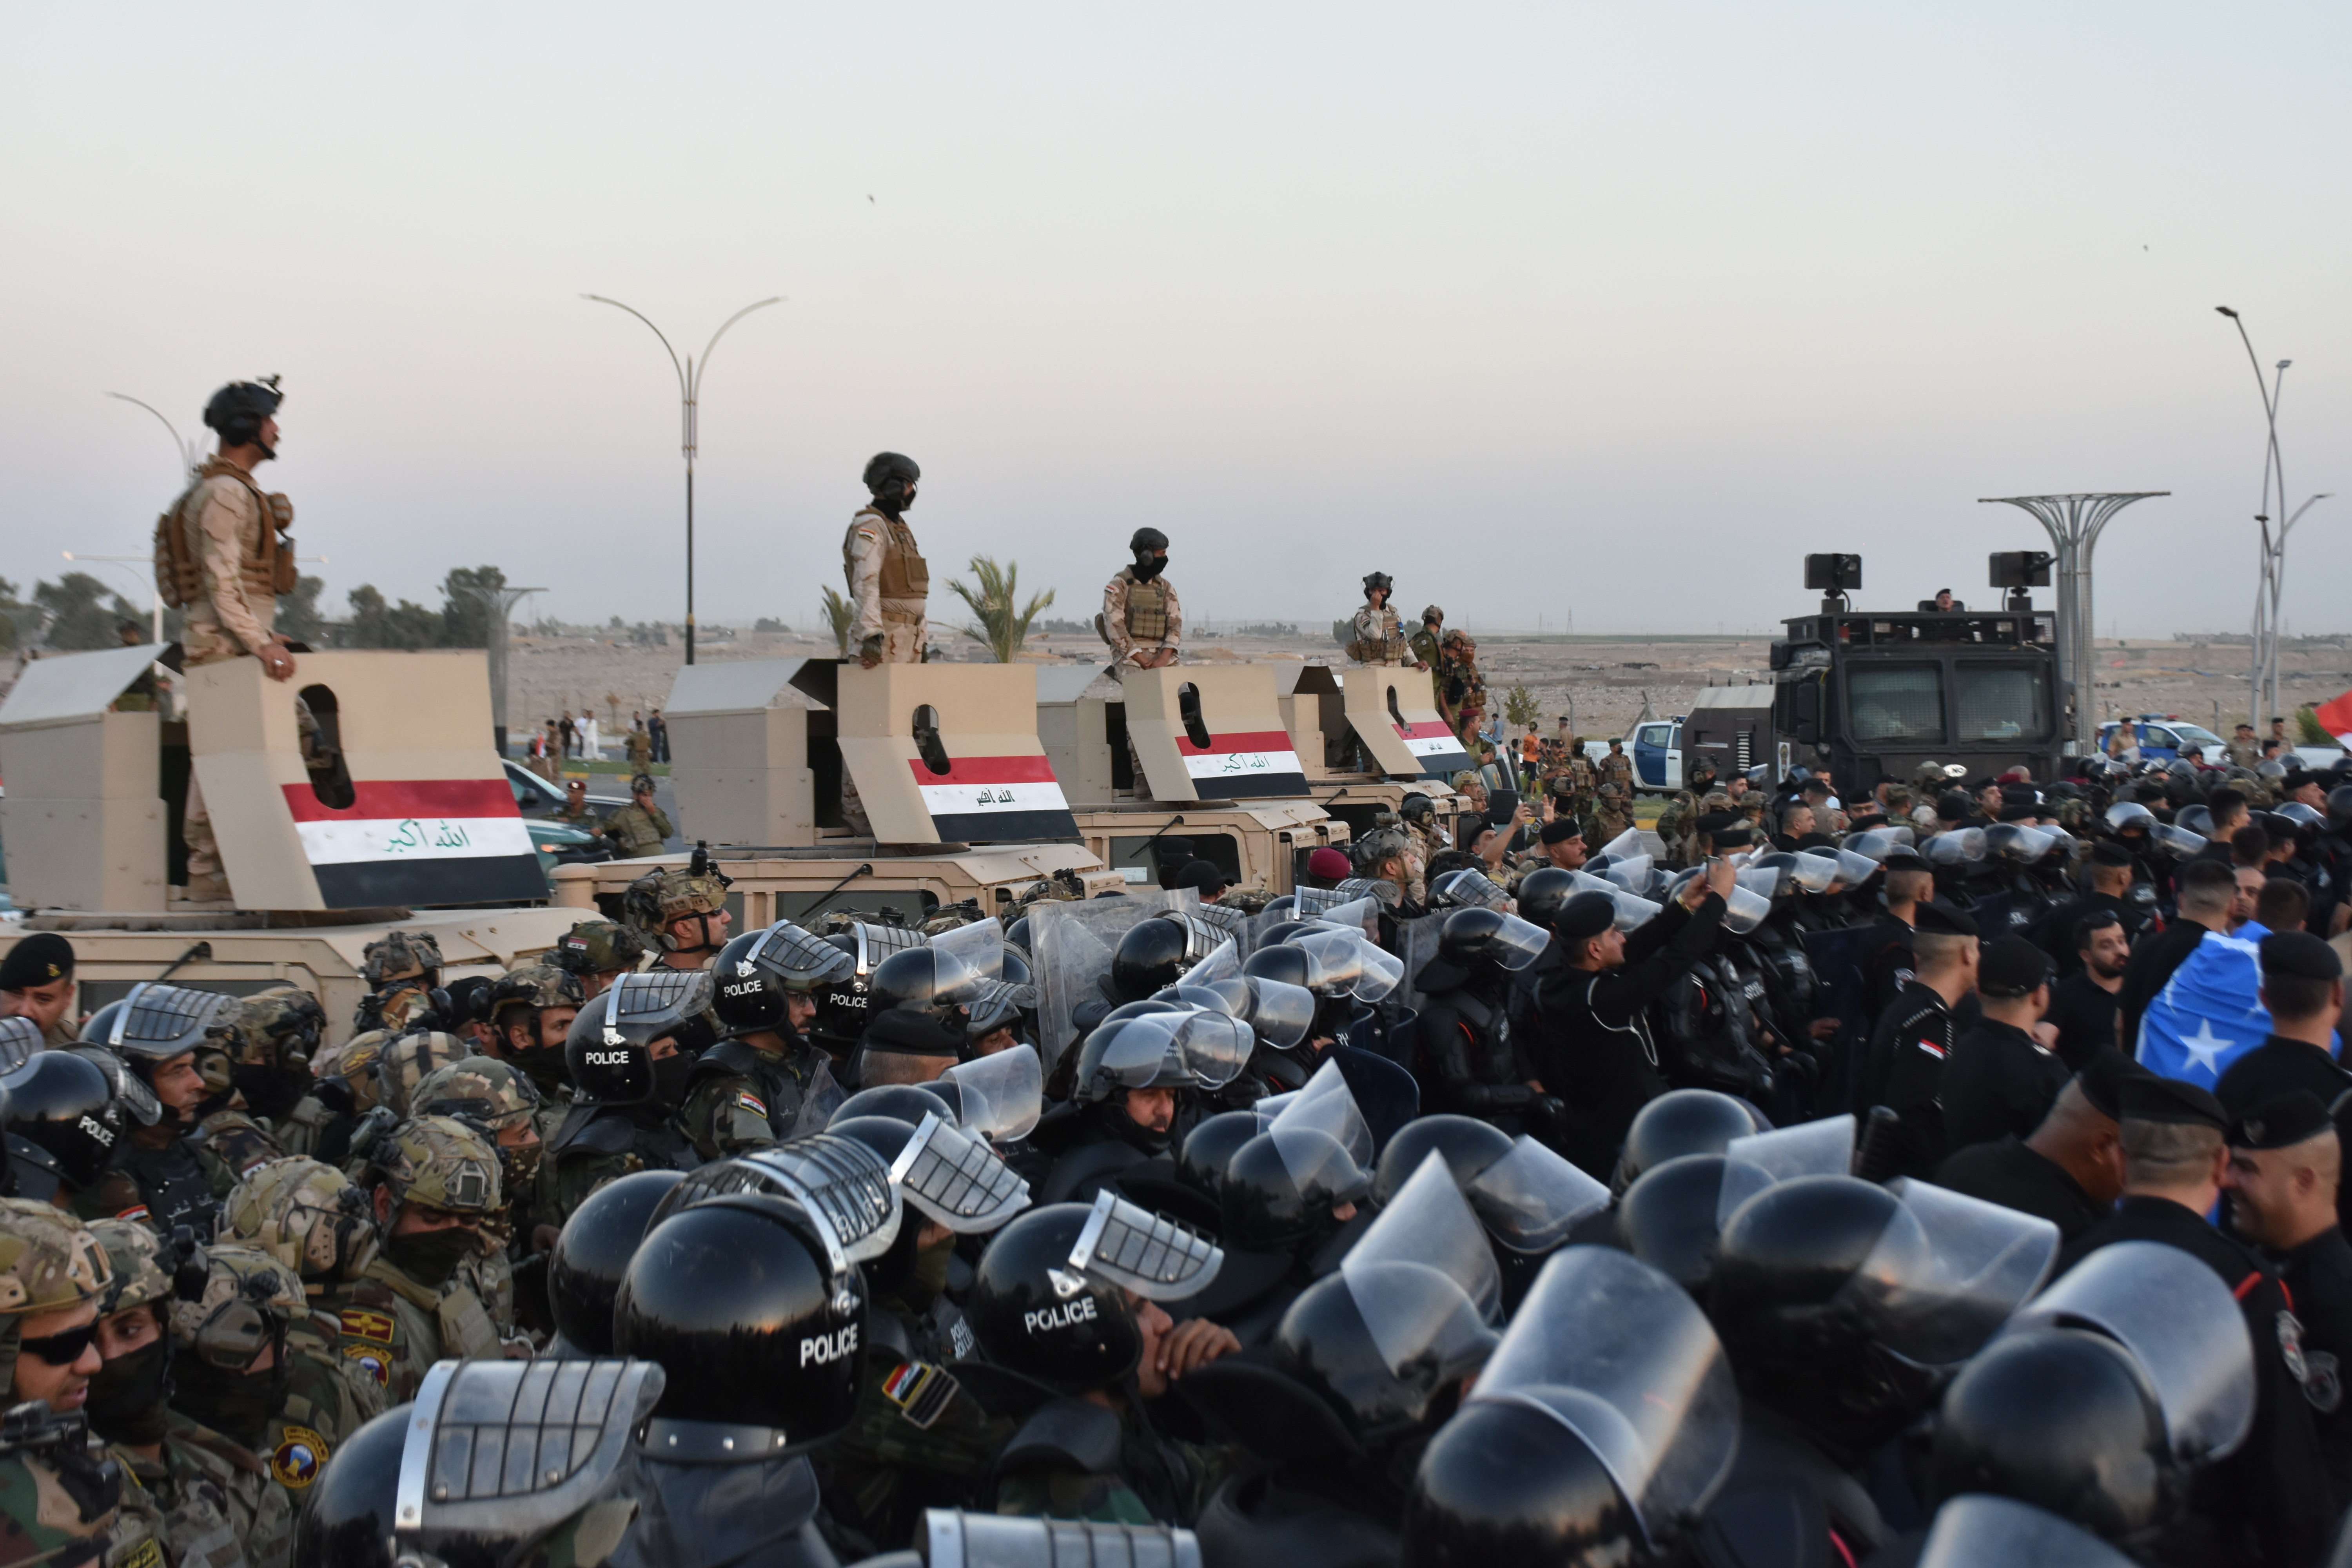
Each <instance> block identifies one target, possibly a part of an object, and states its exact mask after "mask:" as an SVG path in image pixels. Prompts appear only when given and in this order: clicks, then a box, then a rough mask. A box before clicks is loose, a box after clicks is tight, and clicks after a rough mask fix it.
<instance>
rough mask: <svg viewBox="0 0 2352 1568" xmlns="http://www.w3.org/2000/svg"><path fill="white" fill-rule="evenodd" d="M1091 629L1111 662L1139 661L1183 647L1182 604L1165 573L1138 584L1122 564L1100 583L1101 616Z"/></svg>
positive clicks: (1127, 662) (1133, 571)
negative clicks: (1105, 645) (1106, 648)
mask: <svg viewBox="0 0 2352 1568" xmlns="http://www.w3.org/2000/svg"><path fill="white" fill-rule="evenodd" d="M1095 629H1096V630H1097V631H1098V632H1100V633H1101V634H1102V639H1103V641H1104V642H1106V643H1108V644H1109V645H1110V655H1111V662H1112V663H1113V664H1139V663H1141V662H1142V660H1143V658H1145V657H1146V656H1148V655H1150V654H1153V653H1156V652H1158V651H1159V650H1160V649H1161V648H1167V649H1169V650H1171V651H1173V650H1175V649H1176V648H1179V647H1182V646H1183V642H1184V607H1183V605H1181V604H1179V603H1178V602H1177V599H1176V584H1173V583H1171V582H1170V581H1169V580H1168V578H1167V575H1166V574H1164V573H1163V574H1160V575H1159V576H1156V577H1154V578H1152V579H1151V581H1150V582H1149V583H1139V582H1138V581H1136V577H1135V568H1134V567H1132V566H1122V567H1120V568H1119V569H1118V576H1116V577H1113V578H1112V579H1111V580H1110V581H1109V582H1108V583H1107V584H1104V585H1103V607H1102V615H1101V616H1099V617H1098V618H1097V620H1096V622H1095Z"/></svg>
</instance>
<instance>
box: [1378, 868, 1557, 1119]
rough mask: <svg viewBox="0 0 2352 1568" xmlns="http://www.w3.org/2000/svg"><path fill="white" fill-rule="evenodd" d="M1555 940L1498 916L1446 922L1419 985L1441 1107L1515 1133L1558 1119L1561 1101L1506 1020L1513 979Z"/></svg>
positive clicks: (1460, 915)
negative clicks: (1542, 1079) (1544, 1082)
mask: <svg viewBox="0 0 2352 1568" xmlns="http://www.w3.org/2000/svg"><path fill="white" fill-rule="evenodd" d="M1549 941H1550V938H1549V935H1548V934H1547V933H1546V932H1545V931H1543V929H1542V928H1541V927H1539V926H1536V925H1533V924H1530V923H1529V922H1528V921H1523V920H1520V919H1518V918H1517V916H1515V915H1507V914H1504V913H1503V912H1502V911H1501V910H1484V909H1471V910H1454V912H1453V913H1452V914H1449V915H1447V916H1446V917H1445V924H1444V927H1443V929H1442V930H1441V931H1440V933H1439V936H1438V941H1437V955H1436V956H1435V957H1434V958H1433V959H1431V960H1430V961H1429V962H1428V963H1424V964H1423V965H1422V968H1421V973H1420V975H1419V976H1418V977H1417V978H1416V979H1415V981H1414V984H1416V985H1417V986H1418V987H1419V988H1420V990H1421V993H1422V997H1423V1000H1422V1005H1421V1018H1422V1022H1421V1029H1422V1031H1423V1033H1422V1035H1421V1039H1422V1041H1423V1049H1424V1050H1425V1051H1426V1052H1427V1053H1428V1055H1429V1057H1430V1058H1431V1059H1432V1061H1433V1063H1434V1065H1435V1068H1436V1073H1437V1079H1438V1082H1439V1085H1440V1087H1441V1089H1442V1091H1443V1097H1444V1106H1443V1107H1442V1109H1444V1110H1453V1111H1457V1112H1459V1113H1461V1114H1463V1115H1465V1116H1476V1117H1480V1118H1483V1119H1485V1120H1486V1121H1492V1122H1494V1123H1495V1124H1496V1126H1498V1127H1500V1128H1502V1129H1503V1130H1504V1131H1507V1132H1511V1133H1517V1132H1519V1131H1522V1129H1523V1128H1525V1127H1526V1126H1528V1124H1530V1123H1535V1124H1540V1125H1543V1126H1546V1127H1547V1128H1549V1126H1550V1125H1551V1124H1552V1123H1553V1122H1554V1121H1556V1120H1557V1117H1558V1114H1559V1112H1558V1101H1557V1097H1550V1096H1547V1095H1546V1093H1545V1090H1544V1087H1543V1085H1542V1084H1541V1083H1539V1082H1538V1081H1537V1079H1536V1075H1535V1073H1534V1071H1533V1070H1532V1068H1531V1066H1530V1064H1529V1062H1528V1058H1527V1053H1526V1049H1525V1047H1524V1046H1523V1045H1522V1044H1521V1042H1520V1041H1519V1040H1517V1039H1515V1038H1514V1037H1513V1035H1512V1032H1511V1024H1510V1018H1509V1016H1508V1013H1509V1008H1508V1003H1509V996H1510V992H1511V976H1512V975H1513V974H1514V973H1516V972H1517V971H1520V970H1524V969H1526V968H1528V966H1529V965H1531V964H1533V963H1535V962H1536V961H1537V960H1538V959H1539V958H1541V957H1542V956H1543V953H1544V950H1545V948H1546V946H1547V945H1548V944H1549ZM1547 1100H1549V1104H1548V1103H1546V1102H1547Z"/></svg>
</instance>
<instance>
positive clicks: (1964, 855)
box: [1920, 827, 1985, 869]
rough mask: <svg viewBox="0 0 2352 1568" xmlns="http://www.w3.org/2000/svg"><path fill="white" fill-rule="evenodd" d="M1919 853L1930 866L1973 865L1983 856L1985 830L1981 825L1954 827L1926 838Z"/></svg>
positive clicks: (1952, 866)
mask: <svg viewBox="0 0 2352 1568" xmlns="http://www.w3.org/2000/svg"><path fill="white" fill-rule="evenodd" d="M1920 854H1921V856H1922V857H1923V858H1925V859H1926V860H1927V864H1929V865H1930V866H1939V867H1943V868H1947V869H1949V868H1954V867H1958V866H1973V865H1975V864H1976V863H1977V862H1978V861H1979V860H1982V859H1983V858H1985V830H1984V829H1983V828H1981V827H1956V828H1953V829H1952V830H1951V831H1950V832H1948V833H1938V834H1937V835H1936V837H1933V838H1930V839H1929V840H1927V846H1926V847H1924V848H1923V849H1921V850H1920Z"/></svg>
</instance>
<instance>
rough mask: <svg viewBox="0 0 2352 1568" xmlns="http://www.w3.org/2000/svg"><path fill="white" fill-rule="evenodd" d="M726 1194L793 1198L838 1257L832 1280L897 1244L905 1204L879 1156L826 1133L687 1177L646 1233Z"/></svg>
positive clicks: (719, 1163)
mask: <svg viewBox="0 0 2352 1568" xmlns="http://www.w3.org/2000/svg"><path fill="white" fill-rule="evenodd" d="M728 1193H778V1194H782V1195H783V1196H786V1197H789V1198H792V1199H793V1200H794V1201H795V1202H797V1203H798V1204H799V1205H801V1207H802V1208H803V1209H804V1210H805V1211H807V1214H808V1216H809V1219H810V1220H811V1221H812V1222H813V1223H814V1225H815V1226H816V1228H817V1230H818V1231H819V1232H820V1234H821V1235H822V1236H823V1237H824V1242H825V1245H826V1247H827V1248H828V1249H829V1250H831V1251H832V1252H833V1253H834V1254H835V1256H836V1258H837V1259H838V1262H837V1264H836V1266H835V1270H834V1271H835V1273H836V1274H838V1273H841V1272H844V1271H845V1269H846V1268H847V1266H848V1265H849V1264H852V1263H867V1262H871V1261H872V1260H874V1259H875V1258H879V1257H881V1256H882V1255H883V1254H884V1253H886V1252H887V1251H889V1250H890V1244H891V1243H892V1242H894V1241H896V1240H897V1239H898V1226H899V1224H900V1223H901V1217H902V1215H903V1205H902V1203H901V1200H900V1196H899V1192H898V1186H897V1185H896V1184H894V1183H893V1182H892V1181H891V1179H890V1168H889V1167H888V1166H887V1165H886V1164H885V1163H883V1161H882V1156H881V1155H879V1154H877V1153H876V1152H874V1151H873V1150H871V1149H869V1148H867V1147H866V1145H865V1144H863V1143H861V1142H858V1141H857V1140H856V1139H855V1138H844V1137H839V1136H837V1135H835V1134H833V1133H829V1132H818V1133H814V1134H812V1135H811V1136H809V1137H806V1138H795V1139H793V1141H792V1142H789V1143H779V1144H776V1145H774V1146H772V1147H771V1148H766V1149H755V1150H752V1151H751V1152H749V1153H745V1154H740V1155H738V1156H736V1157H735V1158H734V1159H732V1160H720V1161H716V1162H714V1163H710V1164H708V1165H704V1166H702V1167H701V1168H700V1169H698V1170H697V1171H695V1172H693V1173H691V1174H690V1175H688V1177H687V1179H686V1180H685V1181H684V1182H681V1183H680V1184H678V1185H677V1187H676V1188H675V1189H673V1190H672V1191H671V1192H670V1193H669V1194H668V1195H667V1196H666V1197H664V1198H663V1199H662V1202H661V1205H660V1206H659V1207H657V1208H656V1210H655V1211H654V1216H653V1218H652V1219H651V1220H649V1221H647V1222H646V1230H647V1231H648V1232H650V1231H651V1230H652V1229H653V1227H654V1226H656V1225H658V1224H660V1223H661V1221H663V1220H664V1219H667V1218H668V1217H669V1215H673V1214H675V1213H677V1211H678V1210H679V1209H682V1208H687V1207H688V1206H690V1205H694V1204H697V1203H699V1202H701V1201H703V1200H704V1199H706V1198H713V1197H719V1196H721V1195H723V1194H728Z"/></svg>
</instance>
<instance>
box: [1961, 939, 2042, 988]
mask: <svg viewBox="0 0 2352 1568" xmlns="http://www.w3.org/2000/svg"><path fill="white" fill-rule="evenodd" d="M2049 983H2050V959H2049V957H2048V955H2047V954H2045V953H2044V952H2042V950H2041V949H2040V948H2038V947H2036V946H2034V945H2033V944H2032V942H2028V941H2026V940H2025V939H2024V938H2023V937H2021V936H2005V937H2002V938H2001V939H2000V941H1998V942H1987V943H1985V949H1984V954H1983V956H1982V957H1981V958H1979V960H1978V961H1977V991H1978V993H1979V994H1980V995H1985V996H1990V997H1991V998H1993V999H1994V1000H1995V1001H2013V1000H2015V999H2016V998H2018V997H2020V996H2031V995H2032V994H2033V993H2034V990H2035V988H2036V987H2037V986H2042V985H2046V984H2049Z"/></svg>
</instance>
